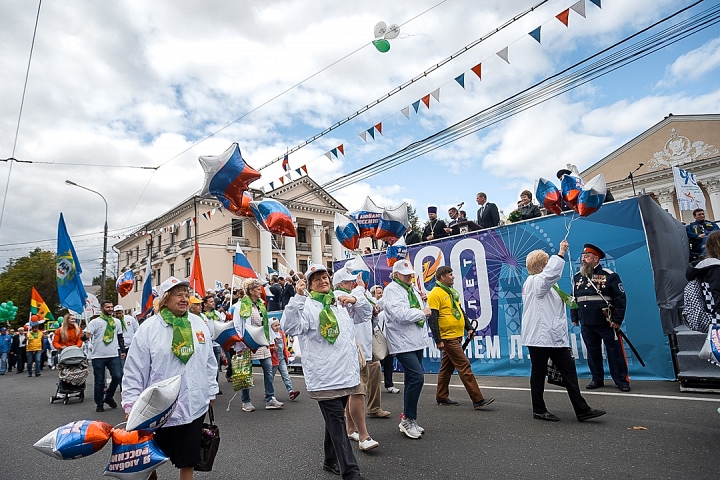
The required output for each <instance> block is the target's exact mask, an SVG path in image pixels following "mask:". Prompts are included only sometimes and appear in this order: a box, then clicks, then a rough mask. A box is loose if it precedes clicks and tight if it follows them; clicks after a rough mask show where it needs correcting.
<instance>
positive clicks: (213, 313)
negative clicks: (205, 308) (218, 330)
mask: <svg viewBox="0 0 720 480" xmlns="http://www.w3.org/2000/svg"><path fill="white" fill-rule="evenodd" d="M205 316H206V317H207V318H208V320H220V317H219V316H218V314H217V312H216V311H215V310H210V311H209V312H205Z"/></svg>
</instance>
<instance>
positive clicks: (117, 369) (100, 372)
mask: <svg viewBox="0 0 720 480" xmlns="http://www.w3.org/2000/svg"><path fill="white" fill-rule="evenodd" d="M92 367H93V376H94V379H95V386H94V390H93V395H94V397H95V398H94V400H95V405H102V404H103V402H104V401H105V399H106V398H112V397H114V396H115V390H116V389H117V387H118V385H120V381H121V380H122V365H121V363H120V357H119V356H118V357H109V358H93V359H92ZM105 367H107V369H108V370H109V371H110V386H109V387H108V389H107V392H106V393H103V392H104V390H105Z"/></svg>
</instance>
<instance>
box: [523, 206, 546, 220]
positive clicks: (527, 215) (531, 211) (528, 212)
mask: <svg viewBox="0 0 720 480" xmlns="http://www.w3.org/2000/svg"><path fill="white" fill-rule="evenodd" d="M518 211H519V212H520V215H522V219H523V220H529V219H531V218H537V217H541V216H542V213H540V207H538V206H537V205H535V204H534V203H532V202H531V203H528V204H527V205H520V206H519V207H518Z"/></svg>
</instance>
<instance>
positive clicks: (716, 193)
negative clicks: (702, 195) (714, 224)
mask: <svg viewBox="0 0 720 480" xmlns="http://www.w3.org/2000/svg"><path fill="white" fill-rule="evenodd" d="M703 187H705V190H707V192H708V197H710V198H709V200H710V208H711V209H712V217H710V215H708V214H707V213H709V212H707V213H706V215H705V218H707V219H710V220H713V221H715V220H718V219H720V180H715V179H713V180H707V181H704V182H703ZM707 207H708V205H705V209H707Z"/></svg>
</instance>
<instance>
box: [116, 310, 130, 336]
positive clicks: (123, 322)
mask: <svg viewBox="0 0 720 480" xmlns="http://www.w3.org/2000/svg"><path fill="white" fill-rule="evenodd" d="M115 319H116V320H120V326H122V330H123V332H127V327H126V326H125V314H124V313H123V318H117V317H115Z"/></svg>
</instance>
